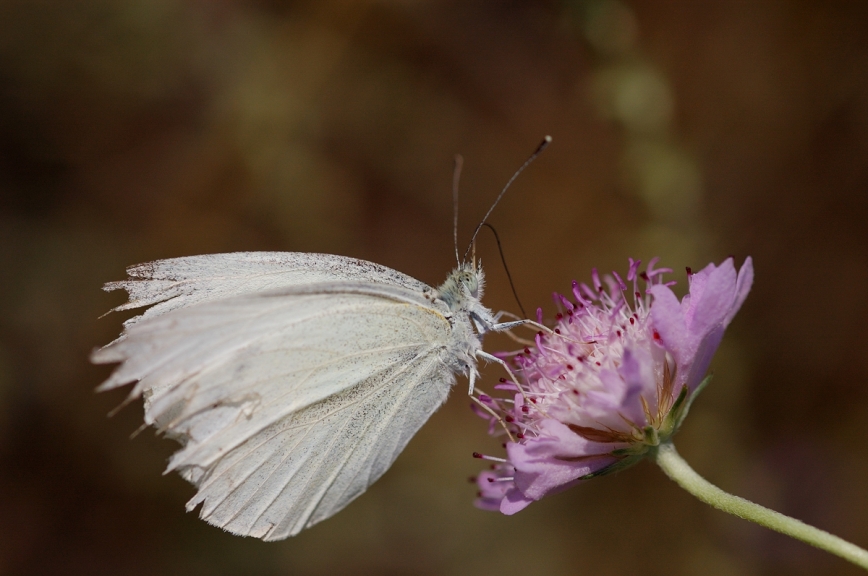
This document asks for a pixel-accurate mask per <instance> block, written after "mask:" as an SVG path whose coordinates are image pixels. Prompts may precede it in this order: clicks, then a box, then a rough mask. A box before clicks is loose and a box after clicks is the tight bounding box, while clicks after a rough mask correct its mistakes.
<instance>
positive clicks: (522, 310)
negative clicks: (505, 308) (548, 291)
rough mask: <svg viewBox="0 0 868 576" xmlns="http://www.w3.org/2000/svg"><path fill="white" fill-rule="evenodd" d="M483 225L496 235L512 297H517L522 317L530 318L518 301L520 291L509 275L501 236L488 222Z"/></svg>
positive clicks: (495, 238)
mask: <svg viewBox="0 0 868 576" xmlns="http://www.w3.org/2000/svg"><path fill="white" fill-rule="evenodd" d="M483 225H484V226H485V227H486V228H488V229H490V230H491V232H492V234H494V240H495V241H496V242H497V251H498V252H499V253H500V261H501V262H503V269H504V270H506V278H507V279H508V280H509V287H510V288H512V295H513V296H515V301H516V303H518V309H519V310H521V316H522V318H529V316H528V315H527V312H525V311H524V306H522V305H521V300H519V299H518V291H516V289H515V284H513V282H512V274H510V273H509V266H507V265H506V256H505V255H504V254H503V246H501V244H500V236H499V235H498V234H497V230H495V229H494V226H492V225H491V224H489V223H488V222H483Z"/></svg>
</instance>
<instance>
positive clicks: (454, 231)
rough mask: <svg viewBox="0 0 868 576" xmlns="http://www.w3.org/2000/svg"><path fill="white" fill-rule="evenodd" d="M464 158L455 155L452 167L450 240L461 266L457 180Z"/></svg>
mask: <svg viewBox="0 0 868 576" xmlns="http://www.w3.org/2000/svg"><path fill="white" fill-rule="evenodd" d="M463 165H464V158H462V157H461V154H456V155H455V165H454V166H453V168H452V240H453V243H454V244H455V263H456V264H457V265H458V266H461V258H460V257H459V256H458V181H459V180H460V179H461V167H462V166H463Z"/></svg>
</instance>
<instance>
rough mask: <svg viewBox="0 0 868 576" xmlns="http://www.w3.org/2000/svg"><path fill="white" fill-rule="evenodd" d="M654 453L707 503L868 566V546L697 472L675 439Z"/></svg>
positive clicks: (669, 472) (665, 468)
mask: <svg viewBox="0 0 868 576" xmlns="http://www.w3.org/2000/svg"><path fill="white" fill-rule="evenodd" d="M650 456H651V457H652V458H653V459H654V460H655V461H656V462H657V465H658V466H660V468H662V469H663V471H664V472H665V473H666V475H667V476H669V478H671V479H672V480H674V481H675V482H676V483H677V484H678V485H679V486H681V487H682V488H684V489H685V490H687V491H688V492H690V493H691V494H693V495H694V496H696V497H697V498H699V499H700V500H702V501H703V502H705V503H706V504H710V505H712V506H714V507H715V508H717V509H718V510H723V511H724V512H729V513H730V514H733V515H735V516H738V517H739V518H744V519H745V520H750V521H751V522H756V523H757V524H760V525H762V526H765V527H766V528H771V529H772V530H777V531H778V532H780V533H781V534H786V535H787V536H792V537H793V538H796V539H798V540H801V541H802V542H807V543H808V544H810V545H812V546H816V547H817V548H820V549H822V550H825V551H827V552H831V553H832V554H836V555H838V556H840V557H841V558H844V559H845V560H849V561H850V562H852V563H853V564H856V565H857V566H861V567H862V568H865V569H866V570H868V550H863V549H862V548H859V547H858V546H856V545H854V544H851V543H849V542H847V541H846V540H842V539H841V538H838V537H837V536H833V535H831V534H829V533H828V532H826V531H824V530H820V529H819V528H814V527H813V526H808V525H807V524H805V523H804V522H802V521H800V520H796V519H795V518H790V517H789V516H784V515H783V514H780V513H779V512H775V511H774V510H769V509H768V508H765V507H763V506H760V505H759V504H754V503H753V502H751V501H749V500H745V499H744V498H739V497H738V496H733V495H732V494H728V493H726V492H724V491H723V490H721V489H720V488H718V487H717V486H715V485H714V484H711V483H710V482H709V481H708V480H706V479H705V478H703V477H702V476H700V475H699V474H697V473H696V472H695V471H694V470H693V468H691V467H690V466H689V465H688V464H687V462H685V461H684V459H683V458H681V456H680V455H679V454H678V451H677V450H675V446H673V445H672V444H671V443H669V442H667V443H665V444H661V445H660V446H658V447H657V449H656V450H655V451H654V452H653V453H652V454H650Z"/></svg>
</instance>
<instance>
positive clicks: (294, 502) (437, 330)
mask: <svg viewBox="0 0 868 576" xmlns="http://www.w3.org/2000/svg"><path fill="white" fill-rule="evenodd" d="M440 304H442V303H436V302H435V303H432V302H431V301H429V300H427V299H426V298H425V295H424V294H423V293H420V292H417V291H414V290H410V289H407V288H403V287H401V286H387V285H380V284H372V283H322V284H310V285H307V286H295V287H292V288H288V289H281V290H278V291H270V292H260V293H254V294H249V295H245V296H238V297H235V298H227V299H222V300H213V301H210V302H205V303H200V304H198V305H195V306H188V307H185V308H181V309H176V310H173V311H170V312H165V311H164V313H163V314H161V315H158V316H154V317H151V318H147V317H146V318H144V319H143V320H141V321H139V322H136V323H134V324H132V325H129V326H128V327H127V330H126V331H125V337H124V338H122V339H119V340H116V341H115V342H113V343H111V344H109V345H108V346H106V347H104V348H102V349H100V350H98V351H96V352H95V353H94V355H93V358H92V359H93V361H94V362H97V363H106V362H121V363H122V364H121V365H120V366H119V367H118V369H117V370H116V371H115V372H114V374H112V376H111V377H110V378H109V379H108V380H107V381H106V382H105V383H103V385H102V386H101V388H102V389H107V388H114V387H117V386H121V385H124V384H127V383H130V382H136V385H135V386H134V388H133V390H132V392H131V396H132V397H135V396H138V395H140V394H141V395H144V396H145V421H146V422H147V423H148V424H153V425H154V426H156V427H157V428H159V429H160V430H162V431H164V432H165V433H166V434H167V435H168V436H170V437H173V438H175V439H177V440H179V441H180V442H181V443H182V445H183V447H182V448H181V449H180V450H179V451H178V452H176V453H175V454H174V455H173V457H172V459H171V461H170V463H169V466H168V469H167V471H169V470H178V471H179V472H181V474H182V475H183V476H184V477H185V478H186V479H188V480H189V481H190V482H192V483H193V484H195V485H196V486H197V487H198V488H199V492H198V493H197V494H196V496H195V497H194V498H193V499H192V500H191V501H190V503H189V504H188V507H189V508H193V507H195V506H196V505H197V504H199V503H200V502H201V503H203V507H202V511H201V515H202V517H203V518H205V519H206V520H207V521H208V522H210V523H212V524H215V525H217V526H221V527H223V528H225V529H227V530H230V531H232V532H234V533H237V534H242V535H255V536H257V537H262V538H266V539H279V538H284V537H287V536H290V535H292V534H295V533H297V532H298V531H300V530H301V529H303V528H304V527H306V526H310V525H311V524H313V523H315V522H318V521H320V520H323V519H325V518H328V517H329V516H331V515H332V514H334V513H335V512H337V511H338V510H340V509H341V508H343V507H344V506H345V505H346V504H347V503H349V502H350V501H351V500H352V499H353V498H355V497H356V496H358V495H359V494H361V492H363V491H364V490H365V488H367V486H368V485H370V484H371V483H372V482H373V481H374V480H376V479H377V478H378V477H379V476H381V475H382V474H383V473H384V472H385V471H386V469H388V467H389V466H390V465H391V463H392V462H393V461H394V459H395V458H396V457H397V455H398V453H399V452H400V451H401V450H402V449H403V448H404V446H405V445H406V444H407V442H408V441H409V439H410V438H411V437H412V436H413V434H415V432H416V431H417V430H418V428H419V427H420V426H421V425H422V424H423V423H424V422H425V421H426V420H427V418H428V417H429V416H430V414H431V413H432V412H433V411H434V410H435V409H436V408H437V407H438V406H439V405H440V404H441V403H442V402H443V400H444V399H445V398H446V395H447V394H448V391H449V388H450V387H451V385H452V384H453V383H454V374H453V370H455V365H456V362H455V357H454V356H455V351H454V348H455V347H454V346H453V345H452V343H453V340H454V338H455V336H454V334H453V324H452V323H451V322H455V319H454V318H452V319H451V322H450V318H449V313H448V309H446V308H445V307H444V306H442V305H440Z"/></svg>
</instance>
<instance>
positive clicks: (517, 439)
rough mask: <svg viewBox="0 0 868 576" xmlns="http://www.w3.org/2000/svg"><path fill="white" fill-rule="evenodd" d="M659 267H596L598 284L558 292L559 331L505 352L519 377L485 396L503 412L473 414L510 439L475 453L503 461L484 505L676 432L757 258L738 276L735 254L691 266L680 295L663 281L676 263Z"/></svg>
mask: <svg viewBox="0 0 868 576" xmlns="http://www.w3.org/2000/svg"><path fill="white" fill-rule="evenodd" d="M655 263H656V259H654V260H652V261H651V262H650V263H649V265H648V267H647V269H646V271H645V272H641V273H640V272H639V264H640V262H638V261H634V260H632V259H631V260H630V268H629V271H628V273H627V281H626V282H624V280H622V279H621V277H620V276H619V275H618V274H617V273H614V272H613V273H612V276H611V277H606V278H603V279H602V280H601V278H600V277H599V275H598V274H597V271H596V270H594V271H593V273H592V279H593V285H592V286H588V285H586V284H579V283H577V282H573V289H572V296H573V299H570V298H567V297H565V296H562V295H560V294H555V303H556V304H557V305H558V307H559V308H560V310H561V312H560V313H558V315H557V324H556V326H555V329H554V332H555V333H554V334H549V335H546V334H544V333H542V332H539V333H538V334H537V336H536V339H535V340H536V342H535V345H534V346H528V347H526V348H525V349H524V350H522V351H519V352H517V353H504V354H501V356H502V357H504V358H512V361H513V365H514V371H515V373H516V375H517V378H518V380H520V382H510V381H507V380H506V379H501V383H500V384H499V385H498V386H496V388H497V389H500V390H507V391H509V392H510V397H509V398H492V397H489V396H487V395H482V396H480V400H481V401H482V403H483V404H485V405H486V406H487V407H488V408H490V409H491V410H492V412H494V413H495V414H497V416H498V417H499V420H498V418H495V417H493V416H491V414H489V413H488V412H486V411H483V410H477V413H478V414H480V415H481V416H483V417H485V418H487V419H489V421H490V424H491V425H490V427H489V431H490V432H491V433H493V434H498V433H504V425H505V428H506V429H508V430H509V436H510V439H509V441H508V442H507V443H506V453H507V458H506V459H501V458H494V457H488V456H479V455H478V456H479V457H482V458H486V459H489V460H494V461H495V462H496V464H495V465H494V468H493V469H492V470H490V471H486V472H483V473H482V474H480V475H479V477H478V478H477V484H478V486H479V489H480V494H479V498H478V499H477V501H476V504H477V506H479V507H480V508H484V509H488V510H500V511H501V512H503V513H504V514H514V513H515V512H518V511H519V510H521V509H522V508H524V507H525V506H527V505H528V504H530V503H531V502H533V501H534V500H539V499H540V498H542V497H544V496H546V495H548V494H552V493H555V492H559V491H561V490H564V489H566V488H568V487H570V486H573V485H575V484H577V483H579V482H581V481H583V480H588V479H590V478H593V477H595V476H602V475H604V474H608V473H611V472H615V471H617V470H621V469H624V468H626V467H628V466H631V465H633V464H635V463H636V462H638V461H639V460H641V459H642V458H643V457H644V456H645V454H646V453H647V452H648V451H649V450H650V449H652V448H653V447H655V446H657V445H659V444H660V443H661V442H665V441H667V440H668V439H669V438H670V437H671V436H672V435H673V434H674V433H675V432H676V431H677V430H678V427H679V426H680V424H681V422H682V420H683V419H684V417H685V416H686V414H687V411H688V408H689V406H690V403H691V402H692V401H693V399H694V398H695V397H696V395H697V394H698V393H699V391H700V390H701V388H702V386H703V385H704V384H705V383H706V382H707V379H704V377H705V374H706V372H707V371H708V367H709V365H710V363H711V359H712V356H714V352H715V351H716V350H717V347H718V345H719V344H720V341H721V338H722V337H723V332H724V330H726V327H727V326H728V325H729V323H730V322H731V321H732V318H733V316H735V313H736V312H737V311H738V309H739V308H740V307H741V305H742V303H743V302H744V299H745V298H746V297H747V294H748V292H749V291H750V287H751V283H752V282H753V264H752V262H751V259H750V258H747V259H746V260H745V262H744V264H743V265H742V267H741V270H739V271H738V272H737V273H736V270H735V266H734V265H733V261H732V259H731V258H729V259H727V260H725V261H724V262H723V263H722V264H721V265H720V266H715V265H714V264H709V265H708V266H706V267H705V268H704V269H703V270H701V271H700V272H697V273H695V274H692V273H691V272H690V270H689V269H688V279H689V285H690V289H689V293H688V294H687V295H686V296H685V297H684V298H683V299H682V300H681V301H680V302H679V301H678V298H677V297H676V296H675V294H674V293H673V292H672V290H671V289H670V286H671V284H673V283H671V282H670V283H664V282H663V279H662V277H663V274H665V273H668V272H671V270H669V269H665V268H661V269H654V264H655ZM640 283H643V284H644V285H645V290H644V293H643V292H641V291H640V289H639V284H640ZM628 290H630V291H628ZM538 316H539V317H540V320H541V318H542V311H541V310H540V311H538ZM501 421H502V422H503V423H504V425H501V423H500V422H501Z"/></svg>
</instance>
